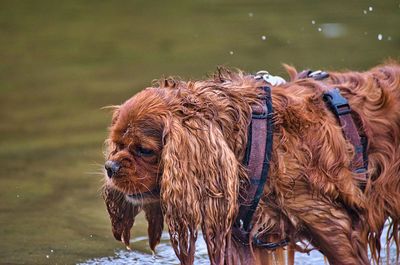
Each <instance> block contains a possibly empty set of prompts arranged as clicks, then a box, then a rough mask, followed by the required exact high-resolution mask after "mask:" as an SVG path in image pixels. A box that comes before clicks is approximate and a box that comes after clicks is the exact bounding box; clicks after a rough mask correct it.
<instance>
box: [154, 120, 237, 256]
mask: <svg viewBox="0 0 400 265" xmlns="http://www.w3.org/2000/svg"><path fill="white" fill-rule="evenodd" d="M162 161H163V163H164V164H163V176H162V178H161V199H162V203H163V207H164V211H165V218H166V223H167V224H168V228H169V233H170V236H171V242H172V246H173V247H174V250H175V253H176V254H177V256H178V258H179V259H180V261H181V263H182V264H192V263H193V260H194V251H195V241H196V239H197V227H198V226H199V225H201V228H202V230H203V234H204V239H205V240H206V243H207V248H208V253H209V257H210V261H211V264H224V259H225V257H224V254H225V248H226V247H227V243H229V242H227V240H230V229H231V225H232V222H233V221H234V217H235V216H236V212H237V197H238V191H239V175H240V174H241V167H240V163H239V162H238V161H237V159H236V157H235V155H234V153H233V152H232V150H231V149H230V148H229V146H228V144H227V142H226V141H225V139H224V137H223V134H222V132H221V129H220V127H219V126H218V125H216V124H214V123H213V122H211V121H209V120H206V119H202V118H198V117H197V116H192V117H189V118H186V119H179V118H171V119H170V120H169V122H168V123H167V124H166V132H165V145H164V149H163V154H162ZM243 172H244V171H243Z"/></svg>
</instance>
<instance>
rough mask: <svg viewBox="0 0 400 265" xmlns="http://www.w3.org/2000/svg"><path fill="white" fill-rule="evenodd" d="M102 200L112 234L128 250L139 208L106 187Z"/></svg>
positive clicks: (118, 192)
mask: <svg viewBox="0 0 400 265" xmlns="http://www.w3.org/2000/svg"><path fill="white" fill-rule="evenodd" d="M103 199H104V202H105V203H106V206H107V211H108V214H109V215H110V220H111V226H112V232H113V234H114V237H115V239H116V240H118V241H121V242H123V243H124V244H125V246H126V247H127V248H129V240H130V237H131V228H132V226H133V223H134V222H135V217H136V215H138V214H139V212H140V210H141V207H140V206H137V205H133V204H131V203H129V202H127V201H126V200H125V195H124V194H123V193H122V192H120V191H117V190H115V189H113V188H111V187H109V186H107V185H105V186H104V188H103Z"/></svg>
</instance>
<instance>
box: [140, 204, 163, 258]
mask: <svg viewBox="0 0 400 265" xmlns="http://www.w3.org/2000/svg"><path fill="white" fill-rule="evenodd" d="M143 210H144V212H145V214H146V219H147V222H148V227H147V233H148V235H149V245H150V248H151V250H152V251H154V249H155V248H156V246H157V245H158V243H160V239H161V234H162V231H163V228H164V216H163V213H162V210H161V204H160V202H155V203H149V204H145V205H143Z"/></svg>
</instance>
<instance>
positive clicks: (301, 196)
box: [105, 62, 400, 265]
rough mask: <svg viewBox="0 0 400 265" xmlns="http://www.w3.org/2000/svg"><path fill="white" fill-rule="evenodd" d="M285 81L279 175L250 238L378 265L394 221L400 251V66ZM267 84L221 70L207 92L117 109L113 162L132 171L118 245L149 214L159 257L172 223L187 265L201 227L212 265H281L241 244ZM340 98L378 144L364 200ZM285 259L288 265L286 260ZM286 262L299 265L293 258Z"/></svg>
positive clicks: (277, 118)
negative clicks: (333, 101) (240, 222)
mask: <svg viewBox="0 0 400 265" xmlns="http://www.w3.org/2000/svg"><path fill="white" fill-rule="evenodd" d="M287 70H288V72H289V74H290V76H291V77H292V81H290V82H288V83H287V84H284V85H281V86H277V87H272V104H273V108H274V111H275V114H274V120H273V121H274V142H273V154H272V161H271V168H270V172H269V180H268V182H267V184H266V185H265V189H264V194H263V197H262V199H261V202H260V204H259V206H258V208H257V211H256V214H255V216H254V218H253V229H252V232H251V233H252V234H253V235H254V234H258V235H259V236H261V237H263V238H264V239H265V240H268V241H274V240H279V239H283V238H285V237H288V238H289V239H290V242H291V243H290V247H289V250H290V249H296V250H298V251H309V250H310V249H311V246H309V245H307V244H308V242H309V243H310V244H311V245H312V246H313V247H314V248H316V249H318V250H319V251H321V252H322V253H323V254H324V255H325V256H326V258H327V259H328V261H329V263H330V264H341V265H342V264H370V262H371V261H370V260H369V259H368V255H367V248H368V246H369V247H370V249H371V252H372V262H375V263H378V262H379V251H380V248H381V246H380V243H379V239H380V237H381V234H382V230H383V227H384V223H385V221H389V222H390V228H389V235H388V240H391V241H394V242H395V244H396V246H397V250H399V221H400V66H399V64H397V63H396V62H389V63H387V64H385V65H382V66H378V67H376V68H374V69H372V70H370V71H367V72H364V73H358V72H344V73H330V78H328V79H326V80H324V81H322V82H321V81H315V80H312V79H296V75H297V73H296V71H295V70H294V69H293V68H290V67H287ZM262 85H263V84H262V82H260V81H256V80H254V79H253V78H252V77H251V76H249V75H245V74H243V73H242V72H234V73H233V72H230V71H227V70H220V71H219V72H217V73H216V74H215V76H214V77H213V78H210V79H208V80H204V81H189V82H184V81H179V80H174V79H166V80H161V81H160V82H159V83H158V84H155V85H154V86H153V87H150V88H147V89H145V90H143V91H142V92H140V93H138V94H137V95H135V96H134V97H132V98H131V99H129V100H128V101H126V102H125V103H124V104H122V105H121V106H117V107H116V110H115V112H114V117H113V121H112V125H111V127H110V136H109V139H108V141H107V143H108V153H107V159H108V160H113V161H117V162H118V163H120V164H121V165H122V168H121V169H120V171H119V172H118V174H117V175H116V176H114V177H112V178H111V179H108V180H107V184H106V188H105V199H106V203H107V206H108V209H109V212H110V216H111V219H112V221H113V228H114V235H115V237H116V238H117V239H119V240H122V241H124V242H125V243H127V244H128V243H129V230H130V227H131V226H132V224H133V218H134V216H135V215H136V214H137V213H138V212H139V210H140V208H142V207H144V208H145V209H144V210H145V211H146V216H147V219H148V220H149V224H150V225H149V235H150V246H151V248H152V249H154V247H155V245H156V244H157V243H158V242H159V238H160V235H161V231H162V220H163V219H162V218H163V217H164V218H165V222H166V224H167V225H168V229H169V233H170V237H171V243H172V246H173V248H174V250H175V253H176V255H177V257H178V258H179V260H180V261H181V263H182V264H192V263H193V260H194V253H195V244H194V243H195V241H196V239H197V235H198V234H197V229H198V228H199V227H201V229H202V231H203V234H204V239H205V241H206V243H207V248H208V253H209V257H210V262H211V264H268V263H271V262H272V261H273V259H274V256H271V255H270V253H267V251H264V250H262V249H258V248H256V247H254V246H250V247H244V246H242V245H240V244H239V243H237V242H235V240H234V239H233V238H232V236H231V227H232V223H233V222H234V220H235V217H236V214H237V210H238V207H239V205H238V198H239V196H240V194H241V193H242V192H244V191H245V187H246V184H247V179H248V176H247V172H246V169H245V168H244V167H243V165H242V164H241V161H242V159H243V155H244V150H245V146H246V141H247V128H248V125H249V122H250V120H251V106H252V105H254V104H260V101H259V99H258V96H259V95H260V94H262V93H263V92H262V90H260V89H259V87H261V86H262ZM333 87H337V88H339V89H340V91H341V93H342V95H343V96H344V97H346V98H347V99H348V101H349V103H350V106H351V108H352V109H353V111H354V118H355V120H356V122H357V124H358V126H359V127H361V126H362V127H363V128H364V131H365V133H366V136H367V138H368V150H367V151H368V156H369V176H370V178H369V180H368V183H367V185H366V190H365V192H363V191H362V190H361V189H360V188H359V187H358V183H357V181H356V180H355V179H354V174H355V173H354V172H352V171H351V169H350V162H351V160H352V156H353V155H354V150H353V146H352V145H351V144H350V143H349V142H347V141H346V140H345V138H344V136H343V133H342V129H341V127H340V126H339V124H338V121H337V119H336V117H335V116H334V115H333V114H332V112H331V111H330V110H328V108H327V107H326V104H325V103H324V101H323V100H322V94H323V92H324V91H326V90H327V89H329V88H333ZM110 194H111V195H110ZM115 194H117V195H115ZM158 194H159V198H160V200H159V201H158V199H157V198H158ZM124 195H125V196H126V197H125V199H124V198H123V196H124ZM121 196H122V197H121ZM116 198H119V199H120V200H117V199H116ZM121 198H122V200H121ZM126 199H128V200H129V201H130V202H131V204H126ZM146 205H151V207H148V206H147V209H146ZM160 220H161V221H160ZM127 238H128V240H127ZM398 256H399V253H398V251H397V253H396V257H397V258H398ZM276 257H278V258H279V260H278V262H282V251H281V250H280V251H278V254H277V255H275V258H276ZM288 259H289V261H290V262H293V253H292V252H291V251H289V258H288Z"/></svg>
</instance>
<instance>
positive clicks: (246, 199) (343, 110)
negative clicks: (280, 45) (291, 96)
mask: <svg viewBox="0 0 400 265" xmlns="http://www.w3.org/2000/svg"><path fill="white" fill-rule="evenodd" d="M327 77H329V74H328V73H326V72H322V71H315V72H312V71H309V70H308V71H303V72H302V73H300V74H299V78H313V79H314V80H322V79H325V78H327ZM256 78H257V79H261V78H263V77H256ZM263 79H264V80H265V78H263ZM261 89H262V90H263V91H264V95H262V96H261V97H260V99H261V106H253V107H252V109H253V111H252V117H251V122H250V125H249V128H248V139H247V146H246V152H245V156H244V159H243V164H244V165H245V166H246V167H247V169H248V173H249V183H248V186H247V192H246V193H245V194H244V195H243V197H241V198H239V201H240V207H239V212H238V215H237V217H236V220H235V222H234V224H233V227H232V235H233V237H234V238H235V239H236V240H237V241H238V242H240V243H241V244H243V245H246V246H247V245H249V244H252V245H253V246H256V247H260V248H265V249H270V250H272V249H276V248H279V247H283V246H286V245H287V244H288V243H289V239H288V238H285V239H283V240H280V241H277V242H264V241H263V240H261V239H260V238H259V237H258V236H257V235H255V236H253V238H250V231H251V228H252V227H251V221H252V219H253V215H254V212H255V211H256V209H257V206H258V203H259V201H260V198H261V196H262V194H263V190H264V185H265V183H266V182H267V180H268V172H269V168H270V161H271V157H272V144H273V115H274V112H273V107H272V98H271V87H270V86H268V85H265V86H263V87H262V88H261ZM324 100H325V101H326V102H327V105H328V106H329V108H330V109H331V110H332V112H333V113H334V114H335V116H336V117H337V119H338V121H339V123H340V125H341V126H342V128H343V133H344V136H345V138H346V140H348V141H349V142H351V143H352V144H353V146H354V148H355V152H356V153H355V156H354V158H353V160H352V162H351V167H352V169H353V171H354V172H355V173H356V175H355V179H356V180H357V181H359V183H360V188H361V189H364V188H365V184H366V181H367V179H368V175H367V168H368V157H367V152H366V150H367V146H366V143H367V141H366V137H365V134H364V133H363V135H362V136H360V135H359V133H358V130H357V127H356V125H355V122H354V120H353V118H352V116H351V109H350V106H349V104H348V101H347V100H346V99H345V98H344V97H343V96H342V95H341V94H340V91H339V89H337V88H333V89H331V90H329V91H327V92H326V93H324Z"/></svg>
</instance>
